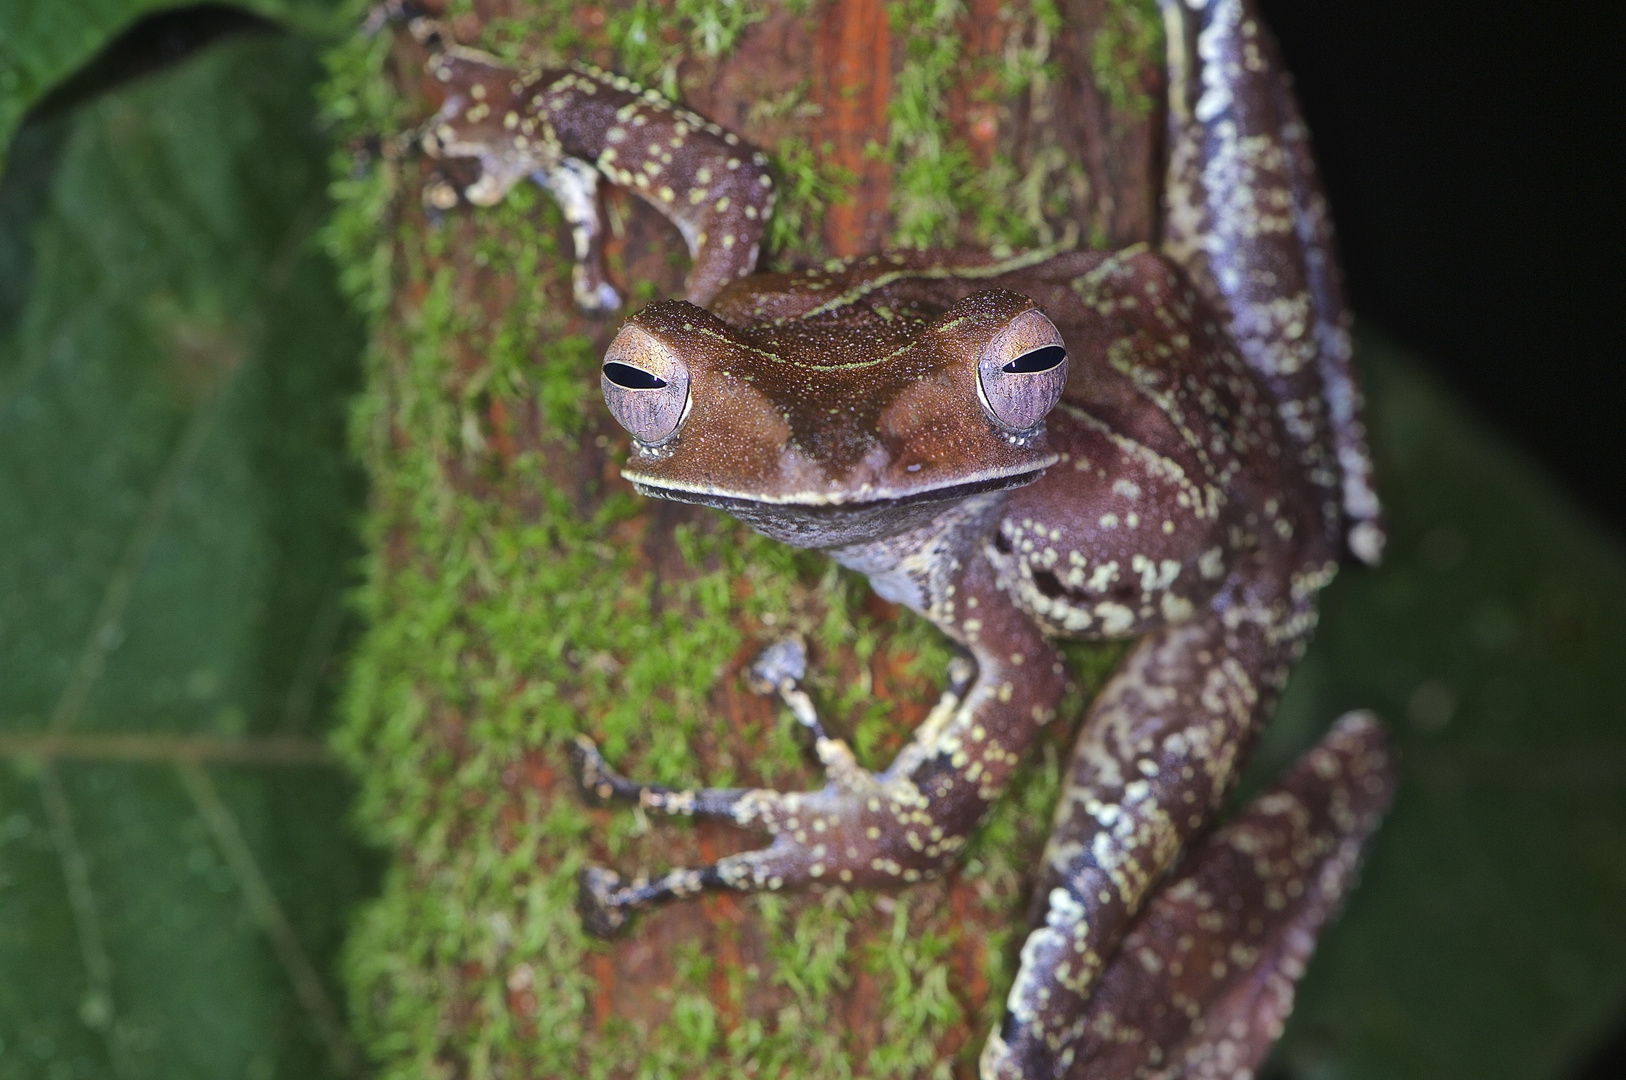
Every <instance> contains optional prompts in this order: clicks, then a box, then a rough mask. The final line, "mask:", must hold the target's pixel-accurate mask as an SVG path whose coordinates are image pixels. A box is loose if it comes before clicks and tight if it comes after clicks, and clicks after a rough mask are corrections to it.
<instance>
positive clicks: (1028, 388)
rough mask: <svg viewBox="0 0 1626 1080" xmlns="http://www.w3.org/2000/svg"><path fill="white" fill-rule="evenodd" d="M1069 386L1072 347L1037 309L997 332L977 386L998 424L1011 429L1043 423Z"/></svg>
mask: <svg viewBox="0 0 1626 1080" xmlns="http://www.w3.org/2000/svg"><path fill="white" fill-rule="evenodd" d="M1066 387H1067V346H1066V344H1065V343H1063V341H1062V340H1061V332H1060V331H1058V330H1057V329H1056V327H1055V324H1054V323H1052V322H1051V321H1050V320H1049V319H1047V318H1045V317H1044V315H1043V314H1042V313H1041V312H1039V311H1035V310H1029V311H1024V312H1022V314H1020V315H1018V316H1017V317H1016V318H1014V319H1012V320H1011V321H1010V323H1009V325H1007V326H1006V327H1005V328H1004V329H1003V330H1001V331H1000V332H999V333H997V334H995V335H994V337H993V340H991V341H989V342H988V346H987V348H985V349H984V350H983V353H982V357H981V359H979V360H978V362H977V389H978V392H979V393H978V396H979V397H980V398H981V399H982V404H983V408H984V409H986V410H987V412H988V415H989V416H990V417H992V418H993V420H994V422H995V423H997V424H999V425H1000V426H1001V427H1003V428H1006V429H1008V430H1010V431H1027V430H1029V429H1030V428H1034V427H1037V426H1038V425H1039V424H1040V423H1042V422H1043V421H1044V418H1045V417H1046V416H1047V415H1049V413H1050V410H1051V409H1053V408H1055V407H1056V402H1057V401H1060V400H1061V392H1062V391H1063V390H1064V389H1066Z"/></svg>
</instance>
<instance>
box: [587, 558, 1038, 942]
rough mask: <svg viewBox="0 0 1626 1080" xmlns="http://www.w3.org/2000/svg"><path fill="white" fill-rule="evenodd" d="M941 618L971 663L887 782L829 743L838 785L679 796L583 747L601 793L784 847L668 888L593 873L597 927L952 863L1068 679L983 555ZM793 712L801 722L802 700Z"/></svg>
mask: <svg viewBox="0 0 1626 1080" xmlns="http://www.w3.org/2000/svg"><path fill="white" fill-rule="evenodd" d="M934 615H935V616H936V617H939V618H940V619H942V620H943V624H944V626H945V629H948V630H949V631H950V633H951V634H952V635H953V636H955V637H956V638H957V639H958V640H959V641H960V642H961V643H962V644H963V645H964V646H965V648H966V652H967V655H966V657H965V658H963V659H956V661H955V662H954V663H952V664H951V665H950V670H949V685H948V687H947V688H946V690H945V691H944V693H943V696H942V697H941V698H940V699H939V701H938V703H937V705H936V707H935V708H933V710H932V712H931V714H930V715H929V716H928V717H927V718H926V720H925V721H924V722H922V724H921V725H920V727H919V728H918V729H916V731H915V733H914V736H913V738H912V739H911V740H910V742H909V744H908V745H907V746H905V747H904V749H903V750H902V751H901V752H900V753H899V754H898V756H897V758H896V759H895V760H894V761H893V762H892V764H891V765H890V766H889V767H888V768H887V769H886V770H885V771H883V772H879V773H875V772H870V771H869V770H867V769H864V768H863V767H861V766H860V765H859V764H858V762H857V761H856V760H855V759H854V757H853V754H852V751H851V749H850V748H849V747H848V746H847V744H846V743H845V742H842V741H841V740H838V739H831V738H829V737H828V736H824V735H822V734H819V735H818V738H817V744H816V745H817V750H818V754H819V758H820V760H821V763H822V764H823V765H824V768H825V774H826V780H827V782H826V784H825V786H824V787H823V788H821V789H820V790H818V791H809V792H780V791H773V790H768V789H760V788H759V789H717V788H709V789H694V790H679V789H671V788H664V787H655V786H650V785H642V784H637V783H635V782H633V781H630V780H627V779H625V778H623V777H620V776H617V775H616V774H614V773H613V772H611V771H610V770H609V769H608V767H607V766H605V765H604V763H603V760H602V758H599V757H598V755H597V752H596V750H594V749H593V748H592V746H591V744H590V743H578V749H577V751H576V754H577V762H578V769H579V770H580V778H581V780H582V784H583V788H584V789H585V790H586V791H587V792H588V793H589V794H590V795H591V796H592V797H595V798H599V799H615V800H618V801H628V802H637V803H639V804H640V805H643V806H645V807H646V808H649V809H652V810H656V811H659V812H662V813H667V814H678V815H685V816H689V815H697V816H704V817H710V818H717V819H722V820H727V821H730V822H732V823H733V824H735V825H739V826H742V827H745V828H750V829H756V830H759V831H762V832H765V833H768V834H769V835H771V836H772V837H773V841H772V843H770V844H769V845H768V846H767V847H765V848H762V849H760V850H756V851H748V852H743V853H741V854H739V855H731V856H728V857H727V858H724V859H721V860H719V861H718V862H716V863H714V864H712V865H709V866H702V867H685V868H679V869H675V870H672V871H670V872H668V873H666V874H664V875H662V876H660V877H658V878H652V879H639V880H635V881H631V882H627V881H623V880H622V879H621V878H620V876H619V875H617V874H615V873H614V872H613V871H609V870H605V869H602V868H591V869H589V870H587V871H586V872H584V874H583V875H582V881H581V893H580V907H581V910H582V915H583V921H584V923H585V924H586V926H587V928H588V929H589V930H590V931H592V932H594V933H597V934H606V933H613V932H614V931H616V930H618V929H620V927H621V926H623V925H624V924H625V923H626V920H627V918H628V916H629V914H630V913H631V912H632V911H634V910H636V909H638V908H641V907H645V906H648V905H650V904H653V903H658V902H661V901H664V900H669V899H674V898H678V897H684V896H691V895H693V894H694V893H696V892H698V891H700V890H702V889H707V888H729V889H736V890H740V891H745V892H755V891H760V890H777V889H793V888H800V887H806V886H809V885H816V884H836V883H840V884H850V885H859V886H867V887H875V886H892V885H898V884H904V883H911V882H915V881H919V880H921V879H922V878H923V877H927V876H929V875H931V874H934V873H936V872H937V871H939V870H941V869H942V868H943V867H944V866H945V865H947V864H948V863H949V862H950V861H951V860H952V859H953V858H954V857H955V855H956V853H957V852H958V851H959V850H960V849H961V848H962V847H963V846H964V845H965V842H966V840H967V839H968V837H969V836H970V834H971V832H972V830H973V829H974V828H975V827H976V825H977V823H978V822H980V821H981V820H982V818H983V815H984V814H985V813H986V811H987V809H988V807H989V806H990V805H992V803H993V801H994V800H995V799H997V798H998V797H999V794H1000V792H1001V791H1003V790H1004V788H1005V785H1006V784H1007V783H1008V781H1009V779H1010V776H1011V774H1012V772H1013V771H1014V769H1015V767H1016V764H1017V762H1018V761H1019V760H1020V759H1021V757H1022V755H1023V753H1024V752H1025V751H1026V750H1027V748H1028V747H1029V745H1031V743H1032V741H1033V738H1034V736H1035V735H1036V734H1037V733H1038V731H1039V729H1040V728H1041V727H1042V726H1043V725H1044V724H1045V723H1046V722H1048V721H1049V720H1050V719H1051V718H1052V717H1053V716H1054V715H1055V709H1056V705H1057V703H1058V701H1059V700H1060V698H1061V695H1062V691H1063V689H1064V687H1065V685H1066V673H1065V669H1064V668H1063V666H1062V663H1061V659H1060V657H1059V655H1058V654H1057V653H1056V652H1055V650H1054V649H1052V648H1051V646H1050V645H1049V644H1048V643H1047V642H1046V641H1045V639H1044V638H1043V636H1041V635H1040V633H1039V632H1038V629H1037V628H1036V627H1035V626H1034V624H1033V622H1032V621H1031V620H1030V619H1029V618H1028V617H1027V616H1026V615H1025V614H1023V613H1022V612H1020V611H1019V610H1017V609H1016V608H1015V607H1014V606H1013V605H1012V604H1011V603H1010V601H1009V598H1008V596H1007V595H1006V594H1005V593H1004V592H1003V591H1001V590H1000V589H999V588H998V587H997V586H996V584H995V576H994V573H993V571H992V569H991V568H990V567H989V566H988V565H987V564H986V563H985V562H983V561H982V560H980V559H978V560H975V561H973V562H972V563H971V564H970V566H968V567H967V568H966V572H965V573H964V574H963V575H961V576H960V577H959V579H958V581H957V582H956V584H955V588H954V590H953V591H952V597H951V598H945V599H943V601H942V603H941V604H940V605H939V606H938V607H937V608H936V609H935V611H934ZM780 689H781V692H784V688H783V687H781V688H780ZM792 708H793V711H797V712H798V713H800V712H801V710H799V709H798V708H797V706H796V705H795V703H794V702H792ZM798 718H799V719H802V720H803V722H804V723H805V722H807V719H806V717H805V716H802V715H799V717H798ZM815 730H816V733H817V729H815Z"/></svg>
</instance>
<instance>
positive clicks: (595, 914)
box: [576, 866, 627, 939]
mask: <svg viewBox="0 0 1626 1080" xmlns="http://www.w3.org/2000/svg"><path fill="white" fill-rule="evenodd" d="M620 892H621V875H620V874H618V873H616V872H615V871H614V870H609V869H606V868H605V867H602V866H589V867H587V868H586V869H585V870H583V871H582V872H581V875H580V877H578V878H577V879H576V911H577V913H578V914H579V915H581V919H582V929H583V930H586V931H587V932H588V933H589V934H591V935H592V936H593V937H596V938H604V939H608V938H613V937H615V936H616V935H617V934H618V933H620V932H621V930H622V929H623V928H624V927H625V926H626V925H627V908H626V906H625V905H623V904H621V903H618V902H617V894H618V893H620Z"/></svg>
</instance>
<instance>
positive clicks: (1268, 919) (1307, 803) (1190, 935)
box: [1068, 713, 1395, 1080]
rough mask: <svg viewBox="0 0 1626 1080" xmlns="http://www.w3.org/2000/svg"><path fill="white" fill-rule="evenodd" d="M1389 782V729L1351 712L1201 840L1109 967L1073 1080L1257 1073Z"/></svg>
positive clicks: (1088, 1017) (1347, 883)
mask: <svg viewBox="0 0 1626 1080" xmlns="http://www.w3.org/2000/svg"><path fill="white" fill-rule="evenodd" d="M1394 783H1395V777H1394V763H1393V761H1392V758H1391V755H1390V752H1389V748H1388V744H1387V740H1386V738H1385V736H1384V733H1383V729H1382V727H1381V725H1380V724H1379V723H1378V721H1377V720H1376V719H1375V718H1374V717H1373V716H1371V715H1370V714H1368V713H1351V714H1349V715H1348V716H1345V717H1344V718H1343V719H1342V720H1340V721H1339V722H1338V723H1337V724H1336V725H1335V726H1334V727H1333V728H1332V730H1331V731H1330V732H1329V733H1328V734H1327V735H1326V736H1325V737H1324V738H1323V739H1322V740H1321V742H1320V743H1319V744H1318V745H1316V746H1315V747H1314V748H1313V749H1311V750H1310V751H1309V752H1308V753H1307V754H1305V755H1304V756H1303V757H1301V758H1300V759H1299V760H1298V761H1297V762H1295V763H1294V765H1293V766H1292V767H1291V768H1290V769H1289V770H1288V771H1287V772H1286V773H1285V774H1284V775H1283V776H1282V777H1281V779H1280V780H1279V781H1278V782H1277V783H1276V785H1275V786H1274V787H1272V788H1271V789H1270V790H1268V791H1266V792H1265V793H1264V794H1262V795H1260V796H1258V797H1257V798H1255V799H1254V800H1253V801H1252V802H1251V803H1249V804H1248V805H1247V806H1246V807H1245V808H1243V810H1242V811H1241V812H1240V813H1239V814H1238V815H1237V816H1236V817H1235V818H1234V819H1233V820H1232V821H1231V822H1229V823H1228V824H1227V825H1226V826H1225V827H1224V828H1222V829H1220V830H1219V831H1217V832H1215V833H1213V834H1212V835H1210V836H1209V837H1208V838H1207V839H1205V840H1204V841H1203V842H1202V843H1201V844H1200V845H1199V846H1198V847H1197V848H1196V849H1194V850H1193V851H1192V852H1191V853H1190V855H1189V856H1187V858H1186V859H1185V861H1184V862H1183V863H1182V864H1181V866H1180V867H1179V869H1178V870H1177V871H1176V873H1175V874H1174V876H1172V877H1171V878H1170V879H1169V880H1168V881H1167V882H1166V883H1165V884H1164V885H1163V886H1162V887H1161V888H1160V889H1159V890H1158V891H1157V892H1156V893H1155V894H1154V895H1153V897H1152V899H1151V900H1150V901H1149V902H1148V903H1147V906H1146V909H1145V911H1144V912H1143V913H1142V914H1141V916H1140V918H1139V919H1137V920H1136V922H1135V924H1134V926H1133V928H1132V929H1131V930H1130V932H1129V933H1128V935H1127V936H1126V937H1125V938H1124V941H1123V944H1122V945H1121V946H1120V947H1119V949H1118V952H1117V954H1116V956H1115V957H1114V958H1113V960H1112V961H1111V962H1110V963H1109V964H1108V965H1107V968H1106V970H1105V971H1104V972H1103V973H1102V975H1101V979H1100V982H1099V983H1098V985H1097V987H1096V990H1095V993H1094V994H1093V995H1092V996H1091V998H1090V1001H1089V1005H1088V1008H1087V1009H1086V1011H1085V1013H1084V1015H1083V1017H1081V1023H1082V1025H1083V1029H1084V1030H1085V1031H1086V1032H1087V1033H1088V1034H1087V1035H1086V1036H1085V1038H1084V1039H1083V1040H1082V1041H1081V1043H1080V1045H1079V1047H1078V1050H1077V1053H1076V1056H1075V1057H1074V1058H1073V1060H1072V1063H1071V1066H1070V1068H1069V1070H1068V1075H1069V1076H1090V1077H1095V1078H1097V1080H1128V1078H1130V1077H1141V1076H1149V1075H1157V1076H1165V1075H1173V1076H1228V1077H1237V1078H1240V1077H1249V1076H1252V1075H1253V1073H1254V1070H1255V1069H1257V1068H1258V1067H1259V1065H1260V1064H1261V1063H1262V1062H1263V1060H1264V1058H1265V1055H1266V1054H1268V1053H1269V1052H1270V1048H1271V1046H1272V1045H1273V1044H1274V1043H1275V1042H1276V1040H1277V1038H1278V1037H1279V1036H1280V1035H1281V1032H1282V1025H1283V1024H1284V1022H1285V1021H1286V1019H1287V1016H1288V1014H1289V1013H1290V1012H1291V1011H1292V1008H1293V992H1294V986H1295V984H1296V983H1297V981H1298V978H1299V976H1300V975H1302V974H1303V972H1304V968H1305V965H1306V963H1307V962H1308V960H1309V957H1310V953H1311V951H1312V950H1313V949H1314V947H1315V942H1316V938H1317V937H1318V936H1319V935H1320V933H1321V931H1322V929H1323V928H1324V927H1325V925H1326V924H1327V922H1328V921H1329V919H1331V917H1332V916H1333V913H1334V912H1335V911H1336V909H1337V907H1338V905H1339V902H1340V900H1341V899H1342V897H1343V895H1344V894H1345V893H1346V892H1347V891H1348V889H1349V888H1350V887H1351V885H1352V884H1353V882H1354V877H1355V874H1356V869H1357V867H1358V865H1359V863H1360V859H1361V853H1362V849H1363V847H1364V846H1365V843H1366V840H1367V838H1368V837H1370V836H1371V834H1372V831H1373V830H1374V829H1375V828H1376V827H1377V823H1378V819H1379V818H1380V817H1381V815H1382V814H1383V812H1384V811H1385V809H1386V808H1387V807H1388V805H1389V801H1390V799H1391V797H1392V795H1393V792H1394ZM1171 1006H1173V1007H1171Z"/></svg>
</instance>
